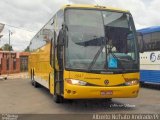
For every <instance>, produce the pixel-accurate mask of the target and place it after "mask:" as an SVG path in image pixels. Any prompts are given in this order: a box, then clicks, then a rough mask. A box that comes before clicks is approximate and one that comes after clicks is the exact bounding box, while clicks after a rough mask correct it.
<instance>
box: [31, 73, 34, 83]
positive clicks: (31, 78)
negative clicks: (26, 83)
mask: <svg viewBox="0 0 160 120" xmlns="http://www.w3.org/2000/svg"><path fill="white" fill-rule="evenodd" d="M30 79H31V84H32V85H34V84H33V82H34V81H33V73H32V70H31V76H30Z"/></svg>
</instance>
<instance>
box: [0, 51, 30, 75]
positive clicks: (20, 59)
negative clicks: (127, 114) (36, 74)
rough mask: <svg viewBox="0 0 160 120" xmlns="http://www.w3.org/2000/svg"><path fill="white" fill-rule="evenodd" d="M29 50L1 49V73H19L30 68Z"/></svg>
mask: <svg viewBox="0 0 160 120" xmlns="http://www.w3.org/2000/svg"><path fill="white" fill-rule="evenodd" d="M28 56H29V53H27V52H14V51H10V52H9V51H0V74H8V73H9V74H10V73H19V72H21V71H26V70H27V69H28Z"/></svg>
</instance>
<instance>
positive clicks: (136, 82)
mask: <svg viewBox="0 0 160 120" xmlns="http://www.w3.org/2000/svg"><path fill="white" fill-rule="evenodd" d="M138 83H139V80H132V81H127V82H125V85H127V86H131V85H137V84H138Z"/></svg>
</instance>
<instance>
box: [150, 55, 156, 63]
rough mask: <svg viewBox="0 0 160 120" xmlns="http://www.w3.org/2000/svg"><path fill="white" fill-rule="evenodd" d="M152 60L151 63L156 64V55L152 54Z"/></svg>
mask: <svg viewBox="0 0 160 120" xmlns="http://www.w3.org/2000/svg"><path fill="white" fill-rule="evenodd" d="M150 60H151V62H155V61H156V56H155V53H151V55H150Z"/></svg>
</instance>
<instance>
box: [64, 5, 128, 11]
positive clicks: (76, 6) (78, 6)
mask: <svg viewBox="0 0 160 120" xmlns="http://www.w3.org/2000/svg"><path fill="white" fill-rule="evenodd" d="M65 8H88V9H106V10H113V11H119V12H129V11H128V10H124V9H120V8H114V7H110V6H99V5H85V4H68V5H64V6H63V7H62V9H65Z"/></svg>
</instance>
